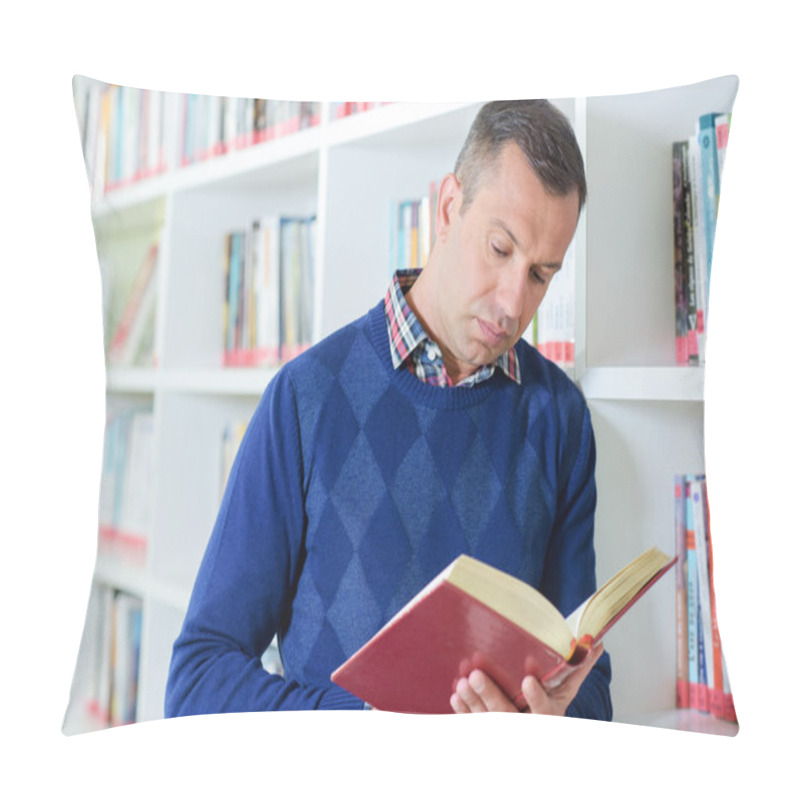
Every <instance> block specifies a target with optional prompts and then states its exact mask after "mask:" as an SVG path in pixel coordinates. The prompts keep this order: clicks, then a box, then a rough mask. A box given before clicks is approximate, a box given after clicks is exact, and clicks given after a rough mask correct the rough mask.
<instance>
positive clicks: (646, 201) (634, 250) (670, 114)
mask: <svg viewBox="0 0 800 800" xmlns="http://www.w3.org/2000/svg"><path fill="white" fill-rule="evenodd" d="M735 90H736V81H735V79H719V80H714V81H708V82H706V83H703V84H700V85H696V86H692V87H686V88H680V89H673V90H665V91H662V92H654V93H649V94H646V95H631V96H628V97H623V98H616V97H608V98H603V97H600V98H589V99H583V98H581V99H574V100H572V99H569V100H563V99H557V100H554V102H555V103H556V104H557V105H558V106H559V108H561V109H562V110H563V111H564V112H565V113H566V114H567V116H568V118H569V119H570V120H571V121H572V123H573V125H574V126H575V128H576V133H577V135H578V138H579V141H580V142H581V145H582V147H583V148H584V153H585V157H586V164H587V172H588V182H589V197H588V203H587V207H586V211H585V213H584V214H583V215H582V217H581V222H580V225H579V230H578V234H577V241H576V254H577V264H576V275H577V288H576V292H577V293H576V304H575V306H576V326H575V327H576V343H575V349H576V365H575V368H574V370H571V371H570V375H571V377H572V378H573V379H574V380H575V381H576V382H577V383H578V385H579V386H580V387H581V388H582V390H583V392H584V394H585V395H586V397H587V400H588V402H589V405H590V408H591V411H592V415H593V420H594V425H595V431H596V436H597V446H598V467H597V480H598V491H599V503H598V511H597V525H596V549H597V554H598V563H597V570H598V579H601V580H602V579H603V578H605V577H608V576H609V575H611V574H612V573H613V572H614V571H616V569H617V568H618V567H619V566H621V565H623V564H624V563H626V562H627V561H628V560H630V559H631V558H632V557H634V556H635V555H638V553H639V552H641V551H642V550H643V549H645V548H646V547H648V546H650V545H651V544H656V545H658V546H660V547H662V549H664V550H666V551H668V552H673V551H674V533H673V509H672V476H673V474H674V473H676V472H699V471H702V469H703V465H704V457H703V413H704V406H703V370H702V369H698V368H683V367H675V366H674V357H673V354H674V329H673V325H674V322H673V320H674V306H673V303H674V300H673V286H672V281H673V263H672V258H673V249H672V247H673V245H672V238H671V237H672V228H671V225H672V211H671V191H672V189H671V182H670V181H671V176H670V169H671V167H670V164H671V162H670V147H671V143H672V141H673V140H674V139H680V138H686V137H687V136H688V135H689V134H690V133H691V132H692V130H693V127H694V121H695V119H696V117H697V116H698V115H699V114H700V113H703V112H706V111H709V110H715V111H725V110H729V109H730V107H731V105H732V102H733V97H734V95H735ZM167 100H168V102H167V108H168V109H169V113H168V114H167V116H166V120H167V142H168V145H169V144H170V143H171V145H172V148H173V150H172V154H171V155H169V160H168V165H169V166H168V170H167V172H166V173H164V174H161V175H158V176H156V177H154V178H151V179H148V180H146V181H143V182H141V183H139V184H134V185H131V186H130V187H128V188H124V189H119V190H116V191H114V192H112V193H111V194H109V195H108V196H107V197H102V198H95V200H94V202H93V204H92V213H93V218H94V221H95V225H96V229H97V230H98V235H100V234H101V233H102V235H104V236H105V237H106V239H107V240H108V241H113V240H114V239H115V237H120V236H126V235H128V232H129V231H131V230H132V229H134V228H136V226H140V227H141V226H147V225H150V226H153V225H157V224H162V225H163V229H162V238H161V251H160V262H159V287H158V289H159V294H158V310H157V317H156V331H155V342H156V350H157V366H154V367H144V368H127V369H109V371H108V374H107V393H108V401H109V404H110V405H111V404H115V405H117V406H121V407H127V406H130V405H139V406H141V405H144V406H146V407H149V408H152V410H153V412H154V416H155V450H156V458H155V464H154V470H155V476H154V477H155V480H154V485H155V486H156V496H155V498H154V503H155V507H154V522H153V529H152V530H151V531H148V532H147V534H148V538H149V546H148V551H147V560H146V562H145V563H144V564H143V565H141V566H140V567H138V568H135V569H134V568H131V567H129V566H126V565H125V564H122V563H115V562H114V560H113V559H112V560H108V559H99V560H98V563H97V569H96V580H98V581H102V582H105V583H108V584H111V585H114V586H118V587H120V588H124V589H127V590H129V591H132V592H133V593H136V594H138V595H140V596H142V597H143V599H144V622H143V642H142V650H141V663H140V689H139V703H138V714H137V718H138V719H139V720H151V719H157V718H160V717H161V716H162V715H163V690H164V686H165V682H166V675H167V669H168V664H169V656H170V652H171V644H172V641H173V640H174V638H175V637H176V636H177V634H178V630H179V627H180V624H181V622H182V617H183V612H184V611H185V608H186V603H187V602H188V597H189V593H190V591H191V587H192V583H193V579H194V574H195V571H196V569H197V566H198V564H199V561H200V558H201V556H202V553H203V551H204V548H205V544H206V541H207V538H208V536H209V534H210V532H211V528H212V526H213V522H214V518H215V516H216V511H217V506H218V502H219V491H218V484H219V467H220V457H221V440H222V430H223V426H224V425H225V424H226V422H228V421H230V420H232V419H241V418H244V419H246V418H249V416H250V415H251V414H252V412H253V410H254V409H255V406H256V403H257V402H258V399H259V397H260V395H261V393H262V392H263V390H264V387H265V386H266V385H267V383H268V382H269V380H270V379H271V377H272V376H273V375H274V370H269V369H264V368H253V369H246V368H236V369H231V368H224V367H222V366H221V364H222V341H221V329H222V316H221V315H222V297H221V286H222V271H221V247H222V237H223V236H224V234H225V233H226V232H227V231H228V230H229V229H231V228H235V227H237V226H243V225H245V224H247V223H248V222H249V221H250V220H251V219H253V218H255V217H258V216H260V215H264V214H267V213H282V214H287V213H293V214H304V215H309V214H314V213H315V214H316V215H317V219H318V229H317V236H318V243H317V247H318V254H319V255H318V267H317V270H318V271H317V275H316V283H315V295H314V298H313V309H314V333H315V335H314V338H315V339H317V340H318V339H320V338H321V337H323V336H325V335H326V334H328V333H330V332H331V331H333V330H334V329H336V328H338V327H339V326H340V325H342V324H344V323H346V322H348V321H349V320H351V319H353V318H354V317H356V316H359V315H361V314H363V313H364V312H365V311H366V310H367V309H369V308H370V307H371V306H372V305H374V304H375V303H376V302H377V301H378V299H379V298H380V297H381V296H382V295H383V294H384V292H385V290H386V286H387V283H388V280H389V267H388V261H389V213H390V212H389V210H390V205H391V202H392V201H393V200H398V199H404V198H406V197H417V196H423V195H425V194H426V193H427V189H428V185H429V183H430V181H431V180H437V181H438V180H439V179H440V178H441V177H442V176H443V175H444V174H445V173H446V172H448V171H449V170H451V169H452V166H453V163H454V161H455V157H456V155H457V153H458V150H459V148H460V145H461V143H462V141H463V139H464V136H465V135H466V132H467V129H468V127H469V125H470V123H471V121H472V118H473V117H474V114H475V113H476V111H477V109H478V107H479V104H477V103H475V104H472V103H469V104H463V103H459V104H399V103H398V104H390V105H385V106H380V107H378V108H375V109H372V110H369V111H365V112H363V113H360V114H357V115H354V116H352V117H348V118H345V119H342V120H336V121H331V120H329V118H328V117H329V114H328V108H327V106H325V105H324V104H323V108H322V119H321V123H320V124H319V125H318V126H316V127H313V128H311V129H307V130H304V131H300V132H299V133H297V134H293V135H290V136H287V137H285V138H282V139H276V140H274V141H270V142H266V143H263V144H259V145H255V146H253V147H250V148H248V149H246V150H241V151H237V152H233V153H231V154H229V155H225V156H222V157H219V158H216V159H213V160H209V161H207V162H203V163H199V164H194V165H191V166H188V167H183V168H179V167H178V166H177V156H176V155H175V154H174V152H175V151H174V145H175V142H176V141H177V136H178V130H179V125H180V119H179V115H178V112H177V107H178V106H177V103H176V102H175V100H176V98H174V97H171V96H167ZM715 269H717V270H719V269H724V264H716V265H715ZM629 616H630V619H629V620H627V621H626V623H625V624H624V625H622V626H620V627H619V628H618V629H616V630H614V631H612V632H611V634H610V635H609V637H608V639H607V649H608V651H609V652H610V653H611V656H612V668H613V681H612V697H613V701H614V706H615V718H616V719H618V720H620V721H629V722H634V723H643V724H654V725H660V726H665V727H672V728H676V729H687V728H688V729H693V728H692V726H693V725H696V726H698V728H699V729H709V730H711V729H713V730H714V731H715V732H719V731H722V732H729V731H730V730H731V728H730V727H728V728H726V727H725V726H724V725H722V727H721V728H720V726H719V725H717V723H716V722H715V723H713V725H712V724H711V723H708V722H706V723H704V722H703V720H702V719H699V720H695V718H696V717H698V715H696V714H690V715H688V717H687V715H686V714H678V713H677V712H675V711H674V687H675V630H674V626H675V621H674V620H675V592H674V580H672V579H666V580H664V581H662V582H661V583H660V584H659V585H658V586H656V587H655V588H654V589H653V590H652V591H651V592H650V593H649V595H648V597H647V598H646V599H645V600H644V601H643V602H642V603H640V604H639V606H637V607H636V608H635V609H633V610H632V611H631V613H630V615H629ZM734 690H735V687H734ZM687 719H688V722H687ZM692 720H695V722H692ZM704 725H705V728H704V727H703V726H704Z"/></svg>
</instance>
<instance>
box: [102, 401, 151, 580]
mask: <svg viewBox="0 0 800 800" xmlns="http://www.w3.org/2000/svg"><path fill="white" fill-rule="evenodd" d="M153 421H154V418H153V413H152V411H150V410H126V411H123V412H120V413H116V414H112V415H109V417H108V419H107V421H106V429H105V437H104V441H103V462H102V470H101V475H100V504H99V515H98V517H99V529H98V534H99V538H98V549H99V551H100V552H101V553H104V554H107V555H111V556H114V557H117V558H120V559H122V560H126V561H130V562H131V563H135V564H142V563H143V561H144V559H145V557H146V552H147V542H148V538H149V534H150V530H151V527H152V515H153V504H154V499H155V498H154V492H155V485H154V483H153V465H154V462H153V454H154V436H155V433H154V425H153Z"/></svg>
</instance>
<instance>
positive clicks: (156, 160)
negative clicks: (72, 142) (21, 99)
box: [73, 78, 167, 197]
mask: <svg viewBox="0 0 800 800" xmlns="http://www.w3.org/2000/svg"><path fill="white" fill-rule="evenodd" d="M73 93H74V96H75V108H76V111H77V114H78V125H79V129H80V134H81V145H82V147H83V156H84V162H85V164H86V173H87V176H88V178H89V184H90V185H91V186H92V190H93V195H94V196H95V197H100V196H102V195H103V194H104V193H106V192H110V191H113V190H115V189H119V188H121V187H124V186H128V185H130V184H132V183H135V182H138V181H141V180H145V179H147V178H151V177H153V176H154V175H157V174H159V173H161V172H164V171H166V169H167V159H166V147H165V136H164V117H165V103H166V100H165V95H164V93H163V92H155V91H151V90H149V89H136V88H133V87H130V86H116V85H114V84H107V83H101V82H100V81H94V80H89V79H86V78H76V80H75V83H74V88H73Z"/></svg>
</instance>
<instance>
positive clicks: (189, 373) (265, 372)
mask: <svg viewBox="0 0 800 800" xmlns="http://www.w3.org/2000/svg"><path fill="white" fill-rule="evenodd" d="M276 372H277V368H266V367H242V368H237V367H219V368H214V367H209V368H197V369H191V368H180V369H164V368H160V369H155V368H137V367H130V368H125V367H117V368H110V369H109V370H108V373H107V380H106V391H108V392H112V393H118V394H124V393H132V394H155V393H156V392H157V391H163V390H167V391H173V392H188V393H191V394H224V395H245V396H261V394H262V393H263V392H264V389H265V388H266V387H267V384H268V383H269V382H270V381H271V380H272V378H273V377H274V376H275V373H276Z"/></svg>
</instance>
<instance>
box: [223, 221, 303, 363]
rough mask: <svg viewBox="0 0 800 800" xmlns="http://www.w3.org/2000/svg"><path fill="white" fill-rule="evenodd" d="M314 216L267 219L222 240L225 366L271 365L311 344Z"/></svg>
mask: <svg viewBox="0 0 800 800" xmlns="http://www.w3.org/2000/svg"><path fill="white" fill-rule="evenodd" d="M316 225H317V223H316V217H315V216H311V217H289V216H278V215H271V216H265V217H260V218H259V219H255V220H253V221H252V222H251V223H250V224H249V226H247V227H246V228H244V229H240V230H235V231H230V232H229V233H228V234H227V235H226V237H225V249H224V257H223V270H224V274H225V280H224V300H223V308H224V313H223V331H222V335H223V352H224V359H223V360H224V364H225V365H226V366H275V365H277V364H279V363H281V362H285V361H288V360H289V359H291V358H294V357H295V356H296V355H298V353H300V352H302V351H303V350H305V349H306V348H307V347H308V346H309V345H310V343H311V340H312V335H313V293H314V274H315V264H316Z"/></svg>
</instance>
